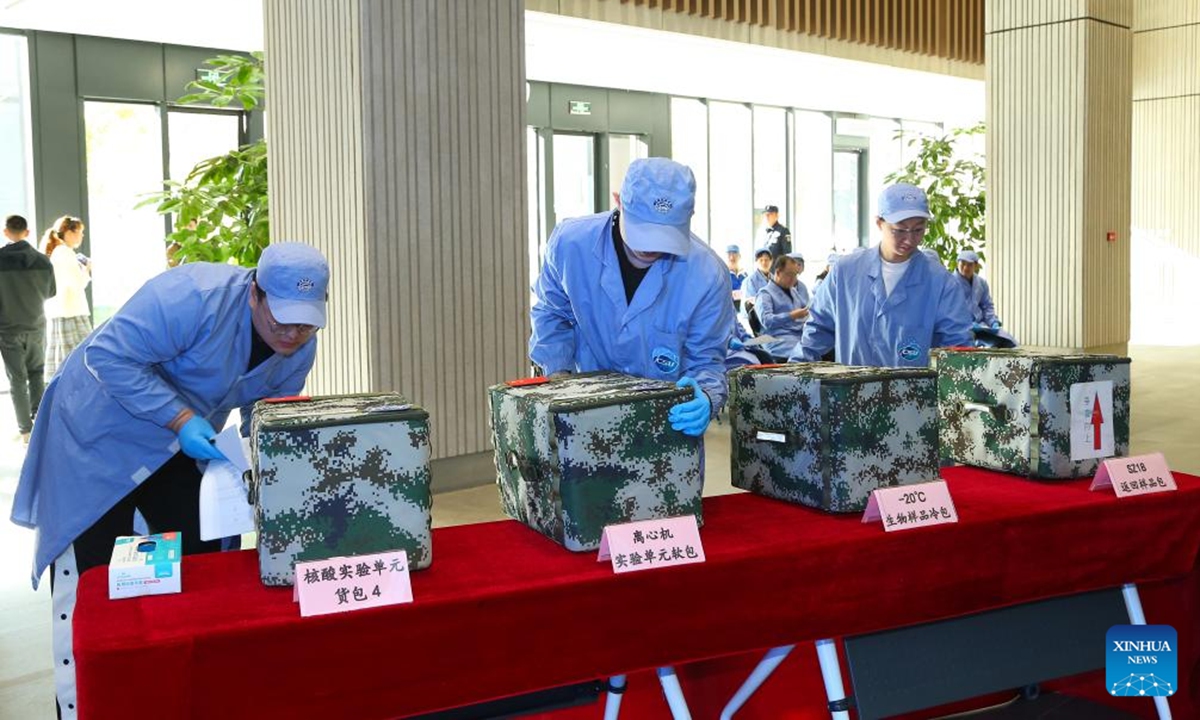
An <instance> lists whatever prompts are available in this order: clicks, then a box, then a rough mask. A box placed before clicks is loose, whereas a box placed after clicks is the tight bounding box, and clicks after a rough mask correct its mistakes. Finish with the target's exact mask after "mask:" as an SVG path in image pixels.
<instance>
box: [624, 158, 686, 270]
mask: <svg viewBox="0 0 1200 720" xmlns="http://www.w3.org/2000/svg"><path fill="white" fill-rule="evenodd" d="M695 208H696V177H695V176H694V175H692V171H691V169H690V168H688V166H686V165H681V164H680V163H677V162H675V161H674V160H669V159H667V158H642V159H640V160H634V161H633V162H632V163H630V165H629V170H628V171H627V172H626V173H625V182H624V183H623V184H622V185H621V216H622V217H623V218H624V221H625V227H624V235H623V238H624V240H625V244H626V245H628V246H629V247H631V248H633V249H634V250H637V251H638V252H657V253H669V254H671V255H679V256H684V255H687V252H688V247H689V246H690V244H691V237H692V213H693V212H694V211H695Z"/></svg>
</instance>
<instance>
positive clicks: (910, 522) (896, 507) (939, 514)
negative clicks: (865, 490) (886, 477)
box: [862, 480, 958, 532]
mask: <svg viewBox="0 0 1200 720" xmlns="http://www.w3.org/2000/svg"><path fill="white" fill-rule="evenodd" d="M880 520H882V521H883V529H884V530H886V531H887V532H891V531H893V530H908V529H910V528H915V527H925V526H928V525H942V524H944V523H956V522H958V511H957V510H955V509H954V500H953V499H951V497H950V488H949V487H947V486H946V481H945V480H936V481H934V482H927V483H921V484H919V485H901V486H899V487H889V488H878V489H877V490H875V491H874V492H872V493H871V499H870V500H868V501H867V509H866V511H865V512H863V518H862V521H863V522H865V523H867V522H876V521H880Z"/></svg>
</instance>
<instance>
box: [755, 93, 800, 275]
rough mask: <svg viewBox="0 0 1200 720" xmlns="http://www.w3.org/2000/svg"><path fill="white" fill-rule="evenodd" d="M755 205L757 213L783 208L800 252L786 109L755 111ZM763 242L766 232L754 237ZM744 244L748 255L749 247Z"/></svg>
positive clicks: (783, 217)
mask: <svg viewBox="0 0 1200 720" xmlns="http://www.w3.org/2000/svg"><path fill="white" fill-rule="evenodd" d="M753 204H754V208H755V211H756V212H757V213H761V212H762V209H763V208H764V207H766V206H767V205H778V206H779V222H781V223H783V224H784V225H786V226H787V227H788V228H789V229H791V230H792V233H793V234H792V247H793V248H796V245H795V242H796V236H795V230H796V228H795V220H796V218H795V217H794V214H793V213H792V212H791V210H792V208H790V207H788V206H789V204H790V203H788V198H787V111H786V110H784V109H783V108H774V107H761V106H756V107H755V108H754V202H753ZM763 240H764V237H763V233H762V232H758V233H757V235H756V236H755V237H754V242H755V243H756V244H761V243H762V241H763ZM741 244H742V249H743V250H745V251H746V252H747V253H748V252H749V251H750V249H749V247H748V246H747V243H745V242H742V243H741Z"/></svg>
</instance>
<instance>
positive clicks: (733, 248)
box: [725, 245, 742, 255]
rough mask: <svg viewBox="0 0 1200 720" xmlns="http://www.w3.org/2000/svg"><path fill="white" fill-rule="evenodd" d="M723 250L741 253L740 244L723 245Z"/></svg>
mask: <svg viewBox="0 0 1200 720" xmlns="http://www.w3.org/2000/svg"><path fill="white" fill-rule="evenodd" d="M725 252H727V253H737V254H738V255H741V254H742V248H741V246H739V245H727V246H726V247H725Z"/></svg>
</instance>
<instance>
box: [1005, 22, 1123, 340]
mask: <svg viewBox="0 0 1200 720" xmlns="http://www.w3.org/2000/svg"><path fill="white" fill-rule="evenodd" d="M1133 5H1134V3H1133V2H1132V0H1070V1H1068V0H1061V1H1057V2H1040V1H1031V0H989V2H988V3H987V6H986V10H987V13H986V19H985V20H986V24H985V26H986V33H987V37H986V43H985V45H986V48H985V56H986V79H987V94H988V107H987V124H988V135H987V156H988V194H989V197H988V218H987V232H988V250H989V253H988V259H989V265H990V266H991V267H990V268H989V273H990V275H991V278H992V287H993V291H994V295H995V299H996V303H997V308H998V311H999V313H1000V316H1001V317H1002V318H1003V319H1004V320H1005V321H1006V323H1007V324H1008V326H1009V327H1010V328H1011V329H1012V330H1013V332H1014V334H1015V335H1016V336H1017V337H1018V339H1020V340H1021V341H1022V343H1024V344H1026V345H1038V346H1054V347H1073V348H1088V349H1109V350H1114V349H1115V350H1121V351H1123V350H1124V348H1125V346H1126V344H1127V343H1128V341H1129V324H1130V311H1129V274H1130V273H1129V267H1130V266H1129V259H1130V253H1129V246H1130V245H1129V240H1130V238H1129V235H1130V221H1129V217H1130V148H1131V112H1132V111H1131V108H1132V67H1133V65H1132V58H1133V33H1132V31H1131V26H1132V21H1133ZM1110 238H1111V239H1110Z"/></svg>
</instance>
